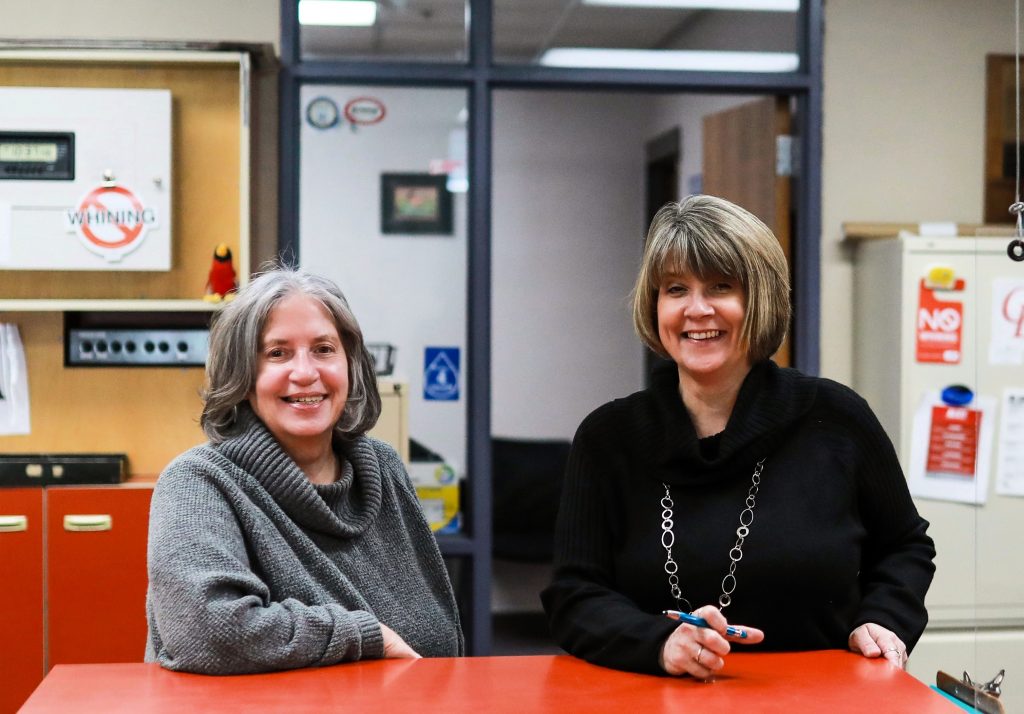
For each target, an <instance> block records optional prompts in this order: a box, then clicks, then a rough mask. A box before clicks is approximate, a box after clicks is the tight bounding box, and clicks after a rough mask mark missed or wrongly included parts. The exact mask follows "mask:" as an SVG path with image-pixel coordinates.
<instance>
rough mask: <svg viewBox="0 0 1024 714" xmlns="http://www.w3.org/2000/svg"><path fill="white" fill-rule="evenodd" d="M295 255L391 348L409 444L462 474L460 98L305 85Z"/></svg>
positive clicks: (369, 335)
mask: <svg viewBox="0 0 1024 714" xmlns="http://www.w3.org/2000/svg"><path fill="white" fill-rule="evenodd" d="M300 98H301V103H300V107H301V109H302V112H303V117H302V130H301V134H300V141H301V161H300V197H299V211H300V230H299V257H300V262H301V264H302V266H303V267H305V268H308V269H310V270H313V271H314V272H318V273H322V274H323V275H326V276H328V277H330V278H332V279H333V280H335V281H336V282H337V283H338V285H339V286H340V287H341V289H342V291H343V292H344V293H345V295H346V297H347V298H348V300H349V303H350V304H351V307H352V311H353V312H354V314H355V316H356V318H357V320H358V321H359V324H360V326H361V327H362V330H363V334H364V336H365V338H366V341H367V342H369V343H384V344H389V345H392V346H394V347H395V352H394V355H393V357H394V369H393V373H392V374H391V375H390V378H391V379H394V380H396V381H398V382H400V383H402V384H404V385H407V389H408V396H409V402H408V404H409V412H408V424H409V436H410V437H411V438H412V439H414V440H416V441H417V442H419V443H421V444H422V445H424V446H425V447H427V448H428V449H430V450H431V451H433V452H435V453H437V454H439V455H440V456H442V457H443V458H444V459H445V461H447V462H448V463H449V464H451V465H452V467H453V468H454V469H455V471H456V473H461V472H462V469H463V467H464V465H465V463H466V461H465V449H466V445H465V441H466V384H467V376H466V374H467V370H466V366H467V362H468V360H467V355H466V330H467V327H466V276H467V271H466V226H467V221H466V198H467V195H466V191H467V188H468V185H467V182H466V177H465V159H466V120H467V112H466V101H467V97H466V91H465V90H463V89H410V88H396V87H379V86H336V85H330V86H325V85H324V86H317V85H307V86H304V87H303V88H302V93H301V95H300Z"/></svg>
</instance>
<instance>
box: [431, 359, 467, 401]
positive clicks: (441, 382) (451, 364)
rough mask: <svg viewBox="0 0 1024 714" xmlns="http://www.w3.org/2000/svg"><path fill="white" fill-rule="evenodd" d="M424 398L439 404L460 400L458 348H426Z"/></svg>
mask: <svg viewBox="0 0 1024 714" xmlns="http://www.w3.org/2000/svg"><path fill="white" fill-rule="evenodd" d="M423 398H424V399H430V400H433V401H439V402H454V401H457V400H458V398H459V348H458V347H427V348H426V352H425V353H424V355H423Z"/></svg>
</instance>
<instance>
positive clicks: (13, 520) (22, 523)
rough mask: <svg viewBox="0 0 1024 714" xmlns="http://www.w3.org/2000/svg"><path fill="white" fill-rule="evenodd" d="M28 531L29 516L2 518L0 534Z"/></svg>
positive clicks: (0, 517) (0, 518)
mask: <svg viewBox="0 0 1024 714" xmlns="http://www.w3.org/2000/svg"><path fill="white" fill-rule="evenodd" d="M27 530H28V516H0V533H17V532H18V531H27Z"/></svg>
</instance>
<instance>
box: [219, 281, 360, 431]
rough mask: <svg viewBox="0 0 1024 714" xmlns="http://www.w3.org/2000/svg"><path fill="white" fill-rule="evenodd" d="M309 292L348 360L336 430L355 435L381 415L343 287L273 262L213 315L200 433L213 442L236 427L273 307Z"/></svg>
mask: <svg viewBox="0 0 1024 714" xmlns="http://www.w3.org/2000/svg"><path fill="white" fill-rule="evenodd" d="M296 294H299V295H308V296H309V297H312V298H314V299H316V300H319V301H320V303H321V304H322V305H323V306H324V308H325V309H326V310H327V312H328V314H330V316H331V318H332V319H333V320H334V325H335V327H336V328H337V330H338V336H339V337H341V343H342V345H343V346H344V348H345V358H346V360H347V362H348V399H347V400H346V402H345V408H344V409H343V410H342V412H341V416H340V417H339V418H338V423H337V424H335V426H334V433H335V434H336V435H337V436H339V437H341V438H343V439H353V438H355V437H357V436H360V435H362V434H364V433H366V432H367V431H369V430H370V429H372V428H373V426H374V424H376V423H377V418H378V417H379V416H380V393H379V392H378V391H377V377H376V374H375V373H374V368H373V358H372V357H371V356H370V354H369V352H367V350H366V347H365V345H364V344H363V333H362V331H361V330H360V329H359V323H358V322H356V318H355V315H353V314H352V310H351V309H350V308H349V306H348V301H347V300H345V296H344V295H343V294H342V292H341V290H340V289H339V288H338V286H337V285H335V284H334V283H333V282H332V281H330V280H328V279H327V278H323V277H321V276H319V275H314V274H313V273H309V272H306V271H304V270H298V269H295V268H290V267H284V266H274V267H272V268H270V269H268V270H265V271H264V272H262V273H260V274H259V275H257V276H256V277H255V278H254V279H253V281H252V282H250V283H249V284H248V285H246V286H245V287H244V288H242V289H241V290H239V291H238V295H237V296H236V297H235V299H234V300H232V301H231V302H230V303H228V304H227V305H226V306H225V307H224V309H223V310H221V311H220V312H219V313H218V314H216V315H215V316H214V319H213V324H212V325H211V327H210V348H209V353H208V356H207V359H206V385H205V387H204V388H203V392H202V397H203V402H204V405H203V413H202V416H201V417H200V419H199V423H200V425H201V426H202V427H203V431H204V432H206V435H207V437H208V438H209V439H210V441H212V442H213V443H218V442H221V441H224V440H225V439H226V438H228V437H229V436H231V435H232V434H233V433H234V431H235V428H236V420H237V416H238V409H237V407H238V405H239V404H241V403H242V402H244V401H246V400H247V399H248V398H249V395H250V394H251V393H252V390H253V389H254V388H255V386H256V373H257V371H258V368H259V353H260V349H261V344H260V342H261V339H262V337H263V328H264V327H265V326H266V324H267V320H268V318H269V317H270V313H271V311H272V310H273V309H274V308H275V307H276V306H277V304H278V303H280V302H281V301H282V300H283V299H284V298H286V297H288V296H290V295H296Z"/></svg>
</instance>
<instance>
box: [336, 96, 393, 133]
mask: <svg viewBox="0 0 1024 714" xmlns="http://www.w3.org/2000/svg"><path fill="white" fill-rule="evenodd" d="M343 113H344V114H345V119H347V120H348V121H350V122H352V123H353V124H362V125H364V126H369V125H370V124H377V123H379V122H382V121H384V117H385V116H386V115H387V113H388V110H387V108H386V107H385V106H384V102H382V101H381V100H379V99H377V98H375V97H356V98H355V99H350V100H348V102H346V103H345V109H344V112H343Z"/></svg>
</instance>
